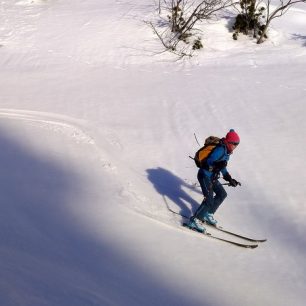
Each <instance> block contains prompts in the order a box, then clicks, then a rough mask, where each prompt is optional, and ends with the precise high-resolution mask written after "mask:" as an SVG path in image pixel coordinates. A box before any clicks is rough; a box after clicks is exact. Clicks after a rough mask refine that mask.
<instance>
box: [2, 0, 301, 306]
mask: <svg viewBox="0 0 306 306" xmlns="http://www.w3.org/2000/svg"><path fill="white" fill-rule="evenodd" d="M155 2H157V1H153V0H142V1H140V0H134V1H128V0H127V1H124V0H121V1H120V0H118V1H110V0H104V1H103V3H102V1H98V0H87V1H79V0H74V1H72V0H66V1H59V0H49V1H48V0H46V1H43V0H40V1H34V0H23V1H17V0H10V1H8V0H2V1H1V9H0V14H1V18H0V20H1V25H0V45H1V47H0V54H1V56H0V67H1V69H0V78H1V82H0V144H1V148H2V149H1V151H0V163H1V167H0V168H1V172H0V182H1V193H0V204H1V208H2V213H1V217H0V233H1V234H0V235H1V244H0V258H1V260H0V265H1V274H0V275H1V276H0V302H1V305H5V306H10V305H14V306H16V305H23V306H25V305H26V306H27V305H31V306H36V305H37V306H38V305H39V306H42V305H47V306H51V305H52V306H53V305H65V306H67V305H73V306H78V305H80V306H84V305H133V306H134V305H205V306H206V305H207V306H208V305H209V306H219V305H220V306H221V305H222V306H223V305H226V306H232V305H233V306H234V305H235V306H240V305H241V306H242V305H243V306H246V305H247V306H257V305H258V306H259V305H277V306H283V305H286V306H287V305H288V306H289V305H290V306H291V305H295V306H302V305H304V301H305V298H306V293H305V285H306V276H305V275H306V265H305V259H304V254H305V251H306V239H305V235H304V233H305V230H306V228H305V222H304V220H305V216H306V205H305V202H304V198H305V190H304V181H305V180H306V174H305V172H304V171H303V165H304V151H305V149H306V145H305V140H304V139H305V136H306V124H305V119H304V118H305V115H306V107H305V97H306V85H305V84H306V76H305V68H306V32H305V29H306V27H305V25H306V8H305V6H299V7H297V8H295V9H292V10H291V11H289V12H288V14H287V15H286V16H284V17H283V18H280V19H278V20H276V22H275V23H273V25H272V29H271V31H270V40H269V41H267V42H265V43H264V44H263V45H261V46H257V45H256V44H254V42H253V41H250V40H248V39H246V38H244V37H241V39H240V40H239V41H238V42H235V41H233V40H232V38H231V34H230V33H228V28H229V26H230V24H231V22H232V16H231V15H230V12H227V13H225V16H224V18H222V19H221V20H220V21H214V22H210V23H209V24H207V25H205V24H203V25H202V26H203V36H204V44H205V48H204V50H203V51H201V52H200V53H199V54H198V55H197V56H195V57H194V58H192V59H191V60H184V61H180V62H177V61H176V60H175V58H174V57H173V56H172V55H170V54H165V53H163V54H160V55H155V56H152V54H156V53H158V52H159V51H160V50H161V46H160V43H159V41H158V39H157V38H156V37H155V36H154V35H153V33H152V31H151V29H150V28H149V27H148V26H146V25H145V23H144V22H143V21H144V20H153V19H154V18H156V15H155V13H156V12H155V8H156V3H155ZM225 17H226V18H225ZM230 128H235V129H236V130H237V131H238V133H239V134H240V136H241V145H240V146H239V147H238V148H237V151H236V152H235V154H234V155H233V156H232V159H231V163H230V166H229V170H230V172H231V173H232V175H233V177H235V178H237V179H238V180H239V181H241V182H242V186H241V188H235V189H229V188H228V189H227V191H228V198H227V200H226V202H225V203H224V205H223V206H222V207H221V208H220V210H219V211H218V213H217V214H216V218H217V219H218V220H219V222H220V223H221V224H223V225H224V226H225V227H227V228H230V229H232V230H236V231H238V232H241V233H245V234H248V235H250V236H254V237H258V238H263V237H266V238H268V241H267V242H266V243H264V244H261V245H260V246H259V247H258V248H257V249H255V250H244V249H240V248H237V247H234V246H230V245H227V244H225V243H222V242H217V241H214V240H211V239H208V238H205V237H204V238H202V237H199V236H198V235H196V234H195V233H192V232H188V231H186V230H185V231H184V230H182V229H181V228H180V222H181V220H180V218H178V217H177V216H176V215H175V214H173V213H172V212H171V211H170V210H173V211H177V212H182V213H184V214H188V215H189V214H191V212H192V211H194V210H195V209H196V208H197V207H198V205H199V203H200V202H201V200H202V197H201V194H200V192H199V190H198V189H197V188H195V187H194V186H193V183H195V182H196V168H195V167H194V165H193V162H192V161H191V160H190V159H189V158H188V155H190V154H193V153H194V151H195V150H196V149H197V143H196V142H195V139H194V136H193V133H196V134H197V136H198V138H199V139H201V140H202V139H203V138H204V137H206V136H207V135H210V134H215V135H220V136H223V135H225V133H226V132H227V131H228V129H230Z"/></svg>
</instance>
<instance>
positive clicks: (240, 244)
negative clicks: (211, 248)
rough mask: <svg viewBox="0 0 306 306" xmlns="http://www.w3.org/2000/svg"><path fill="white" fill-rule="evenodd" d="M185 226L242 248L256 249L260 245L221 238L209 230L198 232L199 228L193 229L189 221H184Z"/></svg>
mask: <svg viewBox="0 0 306 306" xmlns="http://www.w3.org/2000/svg"><path fill="white" fill-rule="evenodd" d="M183 226H184V227H186V228H188V229H190V230H191V231H194V232H196V233H198V234H200V235H204V236H206V237H208V238H212V239H215V240H219V241H222V242H226V243H229V244H232V245H235V246H238V247H242V248H246V249H255V248H257V247H258V244H245V243H240V242H236V241H232V240H228V239H224V238H221V237H218V236H215V235H212V234H211V233H208V232H204V233H201V232H198V231H197V230H195V229H191V228H190V227H189V226H188V224H187V223H183Z"/></svg>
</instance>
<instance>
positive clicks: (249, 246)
mask: <svg viewBox="0 0 306 306" xmlns="http://www.w3.org/2000/svg"><path fill="white" fill-rule="evenodd" d="M181 216H182V215H181ZM182 217H183V218H186V219H189V218H188V217H187V216H182ZM203 223H204V224H205V225H207V226H209V227H211V228H214V229H216V230H218V231H220V232H223V233H225V234H228V235H231V236H234V237H237V238H240V239H243V240H245V241H248V242H250V243H240V242H236V241H233V240H229V239H225V238H221V237H218V236H215V235H213V234H211V233H209V232H206V231H205V232H203V233H201V232H198V231H196V230H194V229H191V228H190V227H189V226H188V223H186V222H184V223H183V226H184V227H186V228H188V229H190V230H193V231H195V232H197V233H199V234H200V235H205V236H207V237H209V238H212V239H215V240H219V241H223V242H226V243H229V244H233V245H236V246H239V247H243V248H247V249H255V248H257V247H258V244H259V243H261V242H265V241H267V239H253V238H250V237H246V236H243V235H241V234H237V233H234V232H232V231H229V230H227V229H224V228H223V227H221V226H218V225H212V224H210V223H207V222H203Z"/></svg>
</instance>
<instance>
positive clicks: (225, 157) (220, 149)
mask: <svg viewBox="0 0 306 306" xmlns="http://www.w3.org/2000/svg"><path fill="white" fill-rule="evenodd" d="M229 158H230V153H229V152H228V151H227V148H226V146H225V144H220V145H218V146H217V147H216V148H215V149H214V150H213V152H212V153H211V154H210V156H209V157H208V158H207V160H206V163H207V169H200V170H202V171H204V174H205V175H206V176H208V177H210V178H211V177H212V176H215V175H217V176H219V173H220V172H221V173H222V176H223V177H224V175H226V174H229V173H228V171H227V169H226V167H224V168H222V169H220V171H217V173H216V172H215V171H214V170H216V169H215V165H214V163H215V162H220V161H226V162H228V161H229Z"/></svg>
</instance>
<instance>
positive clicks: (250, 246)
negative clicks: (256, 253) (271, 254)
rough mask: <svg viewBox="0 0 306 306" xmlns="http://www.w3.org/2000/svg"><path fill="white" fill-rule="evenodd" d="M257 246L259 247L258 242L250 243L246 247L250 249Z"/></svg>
mask: <svg viewBox="0 0 306 306" xmlns="http://www.w3.org/2000/svg"><path fill="white" fill-rule="evenodd" d="M257 247H258V244H250V245H247V246H246V248H248V249H256V248H257Z"/></svg>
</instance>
